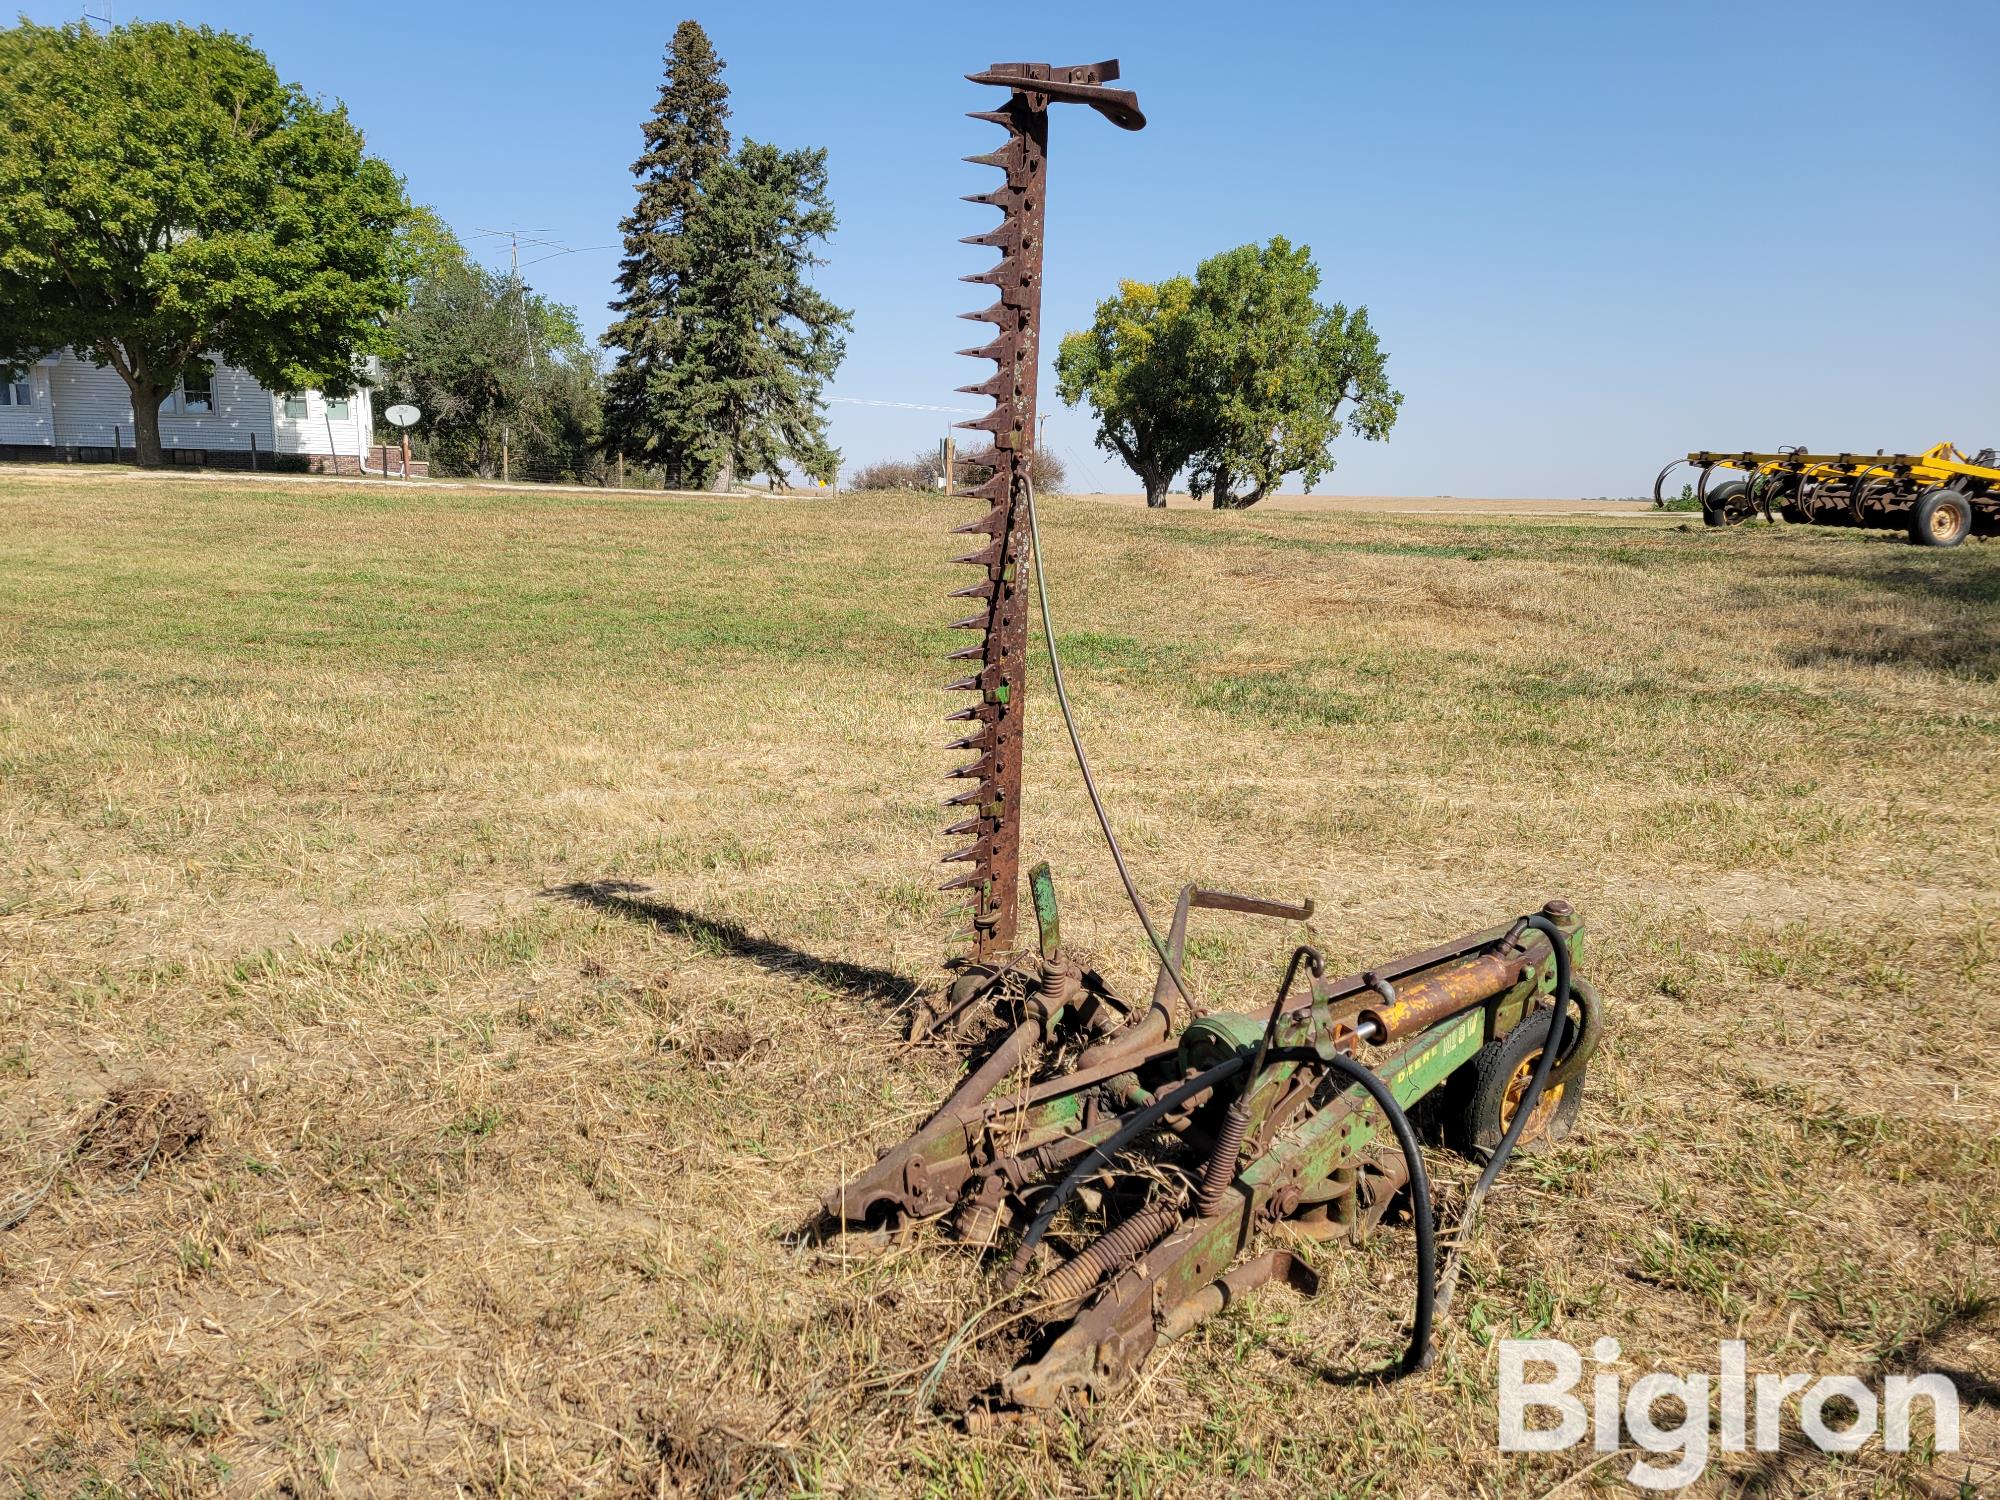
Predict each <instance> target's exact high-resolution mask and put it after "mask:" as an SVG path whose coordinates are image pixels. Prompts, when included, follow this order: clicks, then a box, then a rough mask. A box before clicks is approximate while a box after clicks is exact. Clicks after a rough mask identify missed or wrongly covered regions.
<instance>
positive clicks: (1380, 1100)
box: [1273, 1047, 1438, 1375]
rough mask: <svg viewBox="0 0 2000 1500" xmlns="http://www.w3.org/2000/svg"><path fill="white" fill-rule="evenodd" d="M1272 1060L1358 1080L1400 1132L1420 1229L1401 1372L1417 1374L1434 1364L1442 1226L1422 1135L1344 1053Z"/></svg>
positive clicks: (1304, 1050)
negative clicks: (1318, 1066)
mask: <svg viewBox="0 0 2000 1500" xmlns="http://www.w3.org/2000/svg"><path fill="white" fill-rule="evenodd" d="M1273 1056H1276V1057H1279V1058H1295V1059H1297V1060H1299V1061H1301V1062H1318V1063H1323V1064H1324V1065H1325V1066H1327V1067H1329V1068H1332V1069H1333V1070H1334V1071H1335V1072H1337V1073H1340V1074H1343V1075H1345V1076H1346V1077H1348V1078H1351V1079H1353V1080H1354V1081H1355V1082H1356V1083H1358V1084H1360V1085H1361V1086H1362V1087H1363V1088H1364V1089H1366V1090H1367V1091H1368V1097H1369V1098H1371V1099H1373V1100H1374V1101H1375V1103H1376V1105H1377V1106H1378V1107H1379V1108H1380V1109H1381V1111H1382V1113H1383V1114H1384V1115H1385V1116H1387V1117H1388V1121H1389V1128H1390V1130H1392V1131H1394V1132H1395V1135H1396V1144H1397V1145H1398V1146H1399V1147H1401V1148H1402V1152H1403V1163H1404V1165H1405V1166H1407V1167H1408V1168H1409V1171H1410V1217H1411V1218H1412V1219H1413V1220H1414V1221H1415V1223H1416V1229H1417V1307H1416V1316H1415V1318H1414V1320H1413V1321H1412V1323H1411V1325H1410V1347H1409V1350H1408V1351H1407V1352H1406V1353H1405V1354H1404V1355H1403V1362H1402V1365H1401V1366H1400V1367H1399V1373H1400V1374H1404V1375H1410V1374H1414V1373H1415V1372H1416V1371H1418V1370H1421V1369H1423V1368H1424V1366H1426V1365H1428V1364H1429V1363H1430V1361H1431V1325H1432V1323H1433V1321H1434V1320H1435V1318H1436V1316H1437V1292H1438V1283H1437V1223H1436V1220H1435V1219H1434V1218H1433V1217H1432V1214H1431V1182H1430V1175H1429V1174H1428V1173H1427V1172H1425V1171H1424V1154H1423V1152H1422V1151H1421V1150H1419V1149H1418V1147H1417V1132H1416V1130H1415V1129H1414V1128H1413V1127H1412V1126H1411V1124H1410V1117H1409V1116H1408V1115H1407V1114H1405V1113H1404V1112H1403V1106H1402V1105H1400V1104H1398V1103H1397V1102H1396V1096H1395V1094H1393V1093H1391V1092H1390V1089H1389V1085H1388V1084H1386V1083H1384V1082H1383V1081H1382V1075H1381V1074H1379V1073H1377V1072H1376V1071H1375V1070H1374V1069H1373V1068H1370V1067H1368V1066H1367V1065H1366V1064H1364V1063H1360V1062H1357V1061H1355V1060H1354V1059H1353V1058H1351V1057H1349V1056H1348V1055H1347V1054H1346V1053H1345V1052H1336V1053H1334V1054H1333V1055H1332V1056H1331V1057H1321V1056H1320V1055H1319V1053H1318V1052H1316V1051H1314V1050H1313V1049H1312V1048H1310V1047H1286V1048H1284V1049H1282V1050H1280V1051H1278V1052H1276V1053H1274V1054H1273Z"/></svg>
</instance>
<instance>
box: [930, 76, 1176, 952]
mask: <svg viewBox="0 0 2000 1500" xmlns="http://www.w3.org/2000/svg"><path fill="white" fill-rule="evenodd" d="M967 76H968V77H969V78H970V79H971V80H972V81H973V82H974V83H986V84H994V85H996V86H998V87H1001V88H1006V89H1010V90H1012V93H1011V94H1010V96H1009V97H1008V100H1007V103H1006V104H1005V105H1004V106H1003V107H1002V108H1000V109H997V110H979V111H975V112H974V114H973V116H972V117H973V118H974V119H975V120H990V121H992V122H993V123H994V124H996V125H1002V126H1005V127H1006V130H1007V142H1006V144H1005V145H1003V146H1002V147H1001V148H1000V149H999V150H997V151H992V152H989V153H987V154H985V155H983V156H974V157H968V158H967V160H969V161H973V162H978V163H980V164H982V165H985V166H993V167H998V168H1000V170H1001V171H1003V172H1004V173H1006V174H1007V175H1006V181H1004V182H1003V183H1001V184H1000V186H999V187H997V188H995V189H994V190H993V191H992V192H990V193H980V194H977V195H974V196H973V197H972V198H971V199H970V200H969V201H971V202H974V203H987V204H991V205H992V206H993V207H995V208H997V209H999V210H1000V213H1001V219H1000V224H999V226H998V227H997V228H995V229H992V230H990V231H988V232H987V233H985V234H975V235H970V236H968V237H967V238H966V239H965V241H964V243H966V244H968V245H988V246H991V247H992V248H993V249H995V250H998V251H999V252H1000V257H1001V258H1000V263H999V264H998V265H996V266H994V267H993V268H992V269H991V270H988V271H981V272H979V273H978V274H977V275H973V276H967V277H965V278H964V279H965V280H967V281H974V282H980V283H983V284H985V285H988V286H991V287H993V288H994V290H995V291H996V292H997V293H998V300H997V301H995V302H994V304H993V305H992V306H991V307H988V308H986V309H984V310H983V311H980V312H975V313H966V314H963V316H965V317H967V318H971V319H974V320H976V321H980V322H987V323H991V324H993V325H994V330H995V331H994V336H993V340H992V342H990V343H987V344H983V345H980V346H979V347H977V348H973V349H963V350H960V351H959V352H960V353H962V354H966V355H970V356H971V357H972V358H974V359H990V360H992V361H993V362H994V363H995V364H996V365H997V366H998V367H999V368H998V370H997V371H996V372H995V373H994V375H993V376H992V377H991V378H990V379H988V380H984V381H981V382H980V383H979V384H977V385H966V386H960V387H959V389H960V390H962V391H964V392H966V393H967V394H970V395H975V396H991V397H992V398H993V410H992V411H991V412H990V413H988V414H987V415H986V416H983V417H980V418H978V419H977V420H975V421H970V422H961V423H960V424H958V425H960V426H962V427H971V428H976V429H978V430H979V431H982V432H985V433H987V434H988V435H989V436H990V438H991V441H992V448H991V450H990V451H989V452H986V453H982V454H977V455H974V457H975V459H976V461H977V462H979V463H981V464H986V463H990V464H991V465H992V469H993V473H992V476H991V477H990V478H989V479H987V480H986V481H985V482H984V483H982V484H980V485H978V486H976V487H975V488H973V489H972V490H970V491H969V492H968V493H969V494H970V495H971V496H972V497H973V498H975V499H979V500H984V501H985V502H986V503H987V507H988V508H987V511H986V513H985V514H984V515H983V516H981V517H979V519H977V520H975V521H973V522H971V523H969V524H967V525H964V526H960V527H958V528H956V531H957V532H958V533H963V534H967V535H971V536H974V537H979V538H983V541H981V542H980V543H979V544H978V545H976V546H975V548H974V550H973V551H971V552H968V553H966V554H965V555H964V556H963V557H960V558H958V559H957V561H959V562H961V563H966V564H968V565H970V566H972V567H975V568H978V569H979V573H980V576H979V578H978V579H977V580H976V581H975V582H973V583H971V584H969V585H967V586H966V587H964V588H961V589H957V590H955V591H954V592H953V594H952V597H953V598H954V599H964V600H971V601H973V607H974V612H973V613H972V614H969V615H967V616H966V617H965V618H963V619H961V620H958V621H957V622H955V624H954V626H953V628H954V629H959V630H977V631H979V632H980V639H979V642H978V644H976V645H973V646H968V647H965V648H964V649H963V650H959V651H955V652H953V653H952V655H951V660H953V661H955V662H966V663H968V664H976V669H975V670H974V671H973V672H972V674H971V675H970V676H966V677H962V678H960V679H959V680H958V681H956V682H954V683H952V684H951V690H952V691H954V692H966V693H973V694H976V695H977V696H976V697H975V698H974V700H973V702H972V703H971V704H970V705H969V706H967V707H965V708H962V709H959V710H958V711H956V712H955V713H953V714H952V715H951V716H950V717H951V719H952V720H953V721H955V722H957V723H960V724H964V725H966V726H967V727H966V732H965V733H964V734H963V735H962V736H961V737H960V738H959V739H956V740H954V741H952V743H951V744H950V746H949V747H948V748H950V749H953V750H967V751H970V752H972V759H971V760H970V761H968V762H967V763H966V764H964V765H963V766H960V767H959V768H958V769H957V770H955V771H953V772H951V774H950V779H952V780H958V781H968V782H970V783H971V785H970V786H968V787H966V788H964V789H963V790H961V791H959V792H956V793H954V794H953V795H952V796H951V797H950V798H948V799H947V800H946V802H945V806H946V807H948V808H953V809H957V810H959V812H960V813H961V816H960V817H959V818H958V821H956V822H954V823H953V824H952V825H951V826H950V827H949V828H947V829H946V830H945V831H946V833H947V834H948V835H949V836H950V837H951V838H952V839H953V840H954V841H957V843H958V847H956V848H954V849H953V850H952V852H951V853H949V854H947V855H946V856H945V863H947V864H965V865H967V866H969V868H968V869H966V870H964V871H963V872H962V873H959V874H956V875H954V876H953V877H952V878H951V879H950V880H948V881H947V882H946V883H945V887H944V888H945V889H946V890H964V891H967V892H969V893H970V894H971V897H972V958H973V961H974V962H975V963H978V964H993V963H996V962H998V961H1000V960H1001V959H1002V958H1004V957H1005V956H1006V955H1007V954H1008V953H1009V952H1010V951H1011V950H1012V949H1013V947H1014V935H1015V927H1016V922H1017V919H1018V914H1019V903H1020V884H1021V723H1022V719H1021V713H1022V709H1023V707H1024V705H1023V702H1022V694H1023V691H1024V689H1025V688H1026V685H1027V653H1028V596H1027V592H1026V584H1027V578H1026V576H1025V575H1026V572H1027V567H1026V562H1025V555H1024V554H1025V551H1026V545H1027V516H1026V510H1025V507H1024V505H1023V504H1022V487H1023V486H1024V485H1025V484H1026V483H1027V482H1028V476H1029V472H1030V466H1031V463H1032V460H1033V457H1034V442H1035V372H1036V369H1037V367H1038V365H1039V363H1040V351H1041V324H1042V222H1043V217H1044V193H1045V188H1046V181H1045V179H1046V177H1047V170H1046V169H1047V163H1048V150H1049V114H1048V110H1049V105H1050V104H1052V103H1063V104H1087V105H1089V106H1090V107H1091V108H1093V109H1095V110H1096V111H1097V112H1098V113H1099V114H1102V115H1103V116H1104V117H1105V118H1106V119H1109V120H1111V121H1112V122H1113V123H1114V124H1117V125H1119V126H1121V127H1123V128H1124V129H1126V130H1137V129H1139V128H1140V127H1141V126H1143V125H1144V124H1145V123H1146V117H1145V116H1144V115H1143V114H1141V113H1140V112H1139V101H1138V100H1137V99H1136V98H1135V97H1134V96H1133V95H1132V94H1130V93H1129V92H1126V91H1125V90H1122V89H1108V88H1104V87H1102V86H1101V85H1103V84H1105V83H1108V82H1110V81H1111V80H1112V79H1114V78H1116V77H1117V76H1118V64H1117V62H1116V61H1115V60H1113V61H1109V62H1101V63H1088V64H1085V65H1083V66H1080V67H1070V68H1053V67H1050V66H1049V64H1047V63H994V64H993V65H992V66H991V67H989V68H987V70H986V71H985V72H983V73H972V74H968V75H967Z"/></svg>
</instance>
